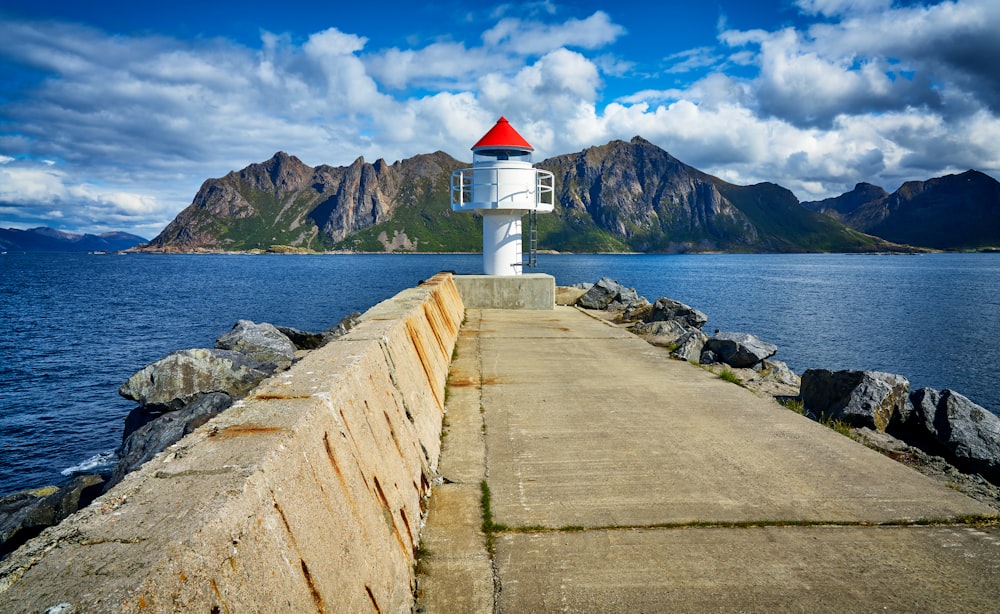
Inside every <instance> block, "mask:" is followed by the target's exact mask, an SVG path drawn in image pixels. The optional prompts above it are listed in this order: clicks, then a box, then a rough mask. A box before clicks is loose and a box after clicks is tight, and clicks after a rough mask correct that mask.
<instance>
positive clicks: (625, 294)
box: [576, 277, 639, 309]
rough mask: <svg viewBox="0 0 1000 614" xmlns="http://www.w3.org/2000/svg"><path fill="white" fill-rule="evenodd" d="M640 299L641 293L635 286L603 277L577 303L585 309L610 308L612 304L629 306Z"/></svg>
mask: <svg viewBox="0 0 1000 614" xmlns="http://www.w3.org/2000/svg"><path fill="white" fill-rule="evenodd" d="M638 300H639V295H638V294H636V291H635V289H634V288H626V287H625V286H623V285H621V284H620V283H618V282H617V281H615V280H613V279H610V278H608V277H602V278H600V279H599V280H597V283H596V284H594V285H593V286H591V288H590V289H589V290H587V291H586V292H585V293H584V295H583V296H581V297H580V300H578V301H577V302H576V304H577V305H579V306H581V307H583V308H584V309H608V308H609V307H610V306H611V305H612V304H616V305H620V306H625V307H627V306H628V305H631V304H633V303H635V302H637V301H638Z"/></svg>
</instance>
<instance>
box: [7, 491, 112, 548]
mask: <svg viewBox="0 0 1000 614" xmlns="http://www.w3.org/2000/svg"><path fill="white" fill-rule="evenodd" d="M102 484H104V478H102V477H101V476H99V475H80V476H77V477H75V478H73V479H72V480H71V481H70V483H69V484H67V485H66V486H63V487H62V488H60V489H58V490H57V491H55V492H54V493H52V494H48V495H46V496H38V495H37V494H36V493H37V492H43V491H26V492H21V493H14V494H12V495H8V496H6V497H3V498H0V558H2V557H4V556H6V555H7V554H9V553H11V552H13V551H14V550H16V549H17V548H18V547H20V546H21V544H23V543H24V542H26V541H28V540H29V539H31V538H32V537H35V536H36V535H38V534H39V533H41V532H42V531H43V530H44V529H45V528H47V527H51V526H54V525H57V524H59V523H60V522H62V521H63V519H65V518H66V517H68V516H69V515H70V514H73V513H74V512H76V511H77V510H78V509H80V508H82V507H85V506H87V505H89V504H90V502H91V501H93V500H94V499H95V498H96V497H97V496H98V495H100V494H101V486H102Z"/></svg>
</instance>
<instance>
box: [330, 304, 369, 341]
mask: <svg viewBox="0 0 1000 614" xmlns="http://www.w3.org/2000/svg"><path fill="white" fill-rule="evenodd" d="M359 322H361V313H360V312H358V311H352V312H351V313H349V314H348V315H346V316H344V317H343V318H341V319H340V322H338V323H337V325H336V326H331V327H330V328H328V329H326V330H325V331H323V345H326V344H327V343H329V342H330V341H331V340H333V339H336V338H337V337H343V336H344V335H346V334H347V333H348V332H350V330H351V329H352V328H354V327H355V326H357V325H358V323H359Z"/></svg>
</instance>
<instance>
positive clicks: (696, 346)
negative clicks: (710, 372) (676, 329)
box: [670, 330, 708, 362]
mask: <svg viewBox="0 0 1000 614" xmlns="http://www.w3.org/2000/svg"><path fill="white" fill-rule="evenodd" d="M706 341H708V335H706V334H705V333H703V332H701V331H700V330H689V331H688V332H686V333H684V334H683V335H681V336H680V337H678V339H677V342H676V343H677V349H675V350H674V351H673V352H670V355H671V356H673V357H674V358H679V359H681V360H687V361H689V362H699V361H700V360H701V352H702V350H703V349H704V347H705V342H706Z"/></svg>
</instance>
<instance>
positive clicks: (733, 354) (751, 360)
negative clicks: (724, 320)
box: [705, 333, 778, 369]
mask: <svg viewBox="0 0 1000 614" xmlns="http://www.w3.org/2000/svg"><path fill="white" fill-rule="evenodd" d="M705 347H706V348H707V349H709V350H711V351H712V352H714V353H715V354H716V355H717V356H718V357H719V360H720V361H721V362H724V363H726V364H727V365H729V366H730V367H736V368H737V369H745V368H748V367H752V366H754V365H755V364H757V363H759V362H760V361H762V360H764V359H765V358H770V357H771V356H774V355H775V354H776V353H777V352H778V346H776V345H774V344H771V343H766V342H764V341H761V340H760V339H758V338H757V337H756V336H755V335H751V334H749V333H716V334H715V335H713V336H712V337H709V338H708V341H706V342H705Z"/></svg>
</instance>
